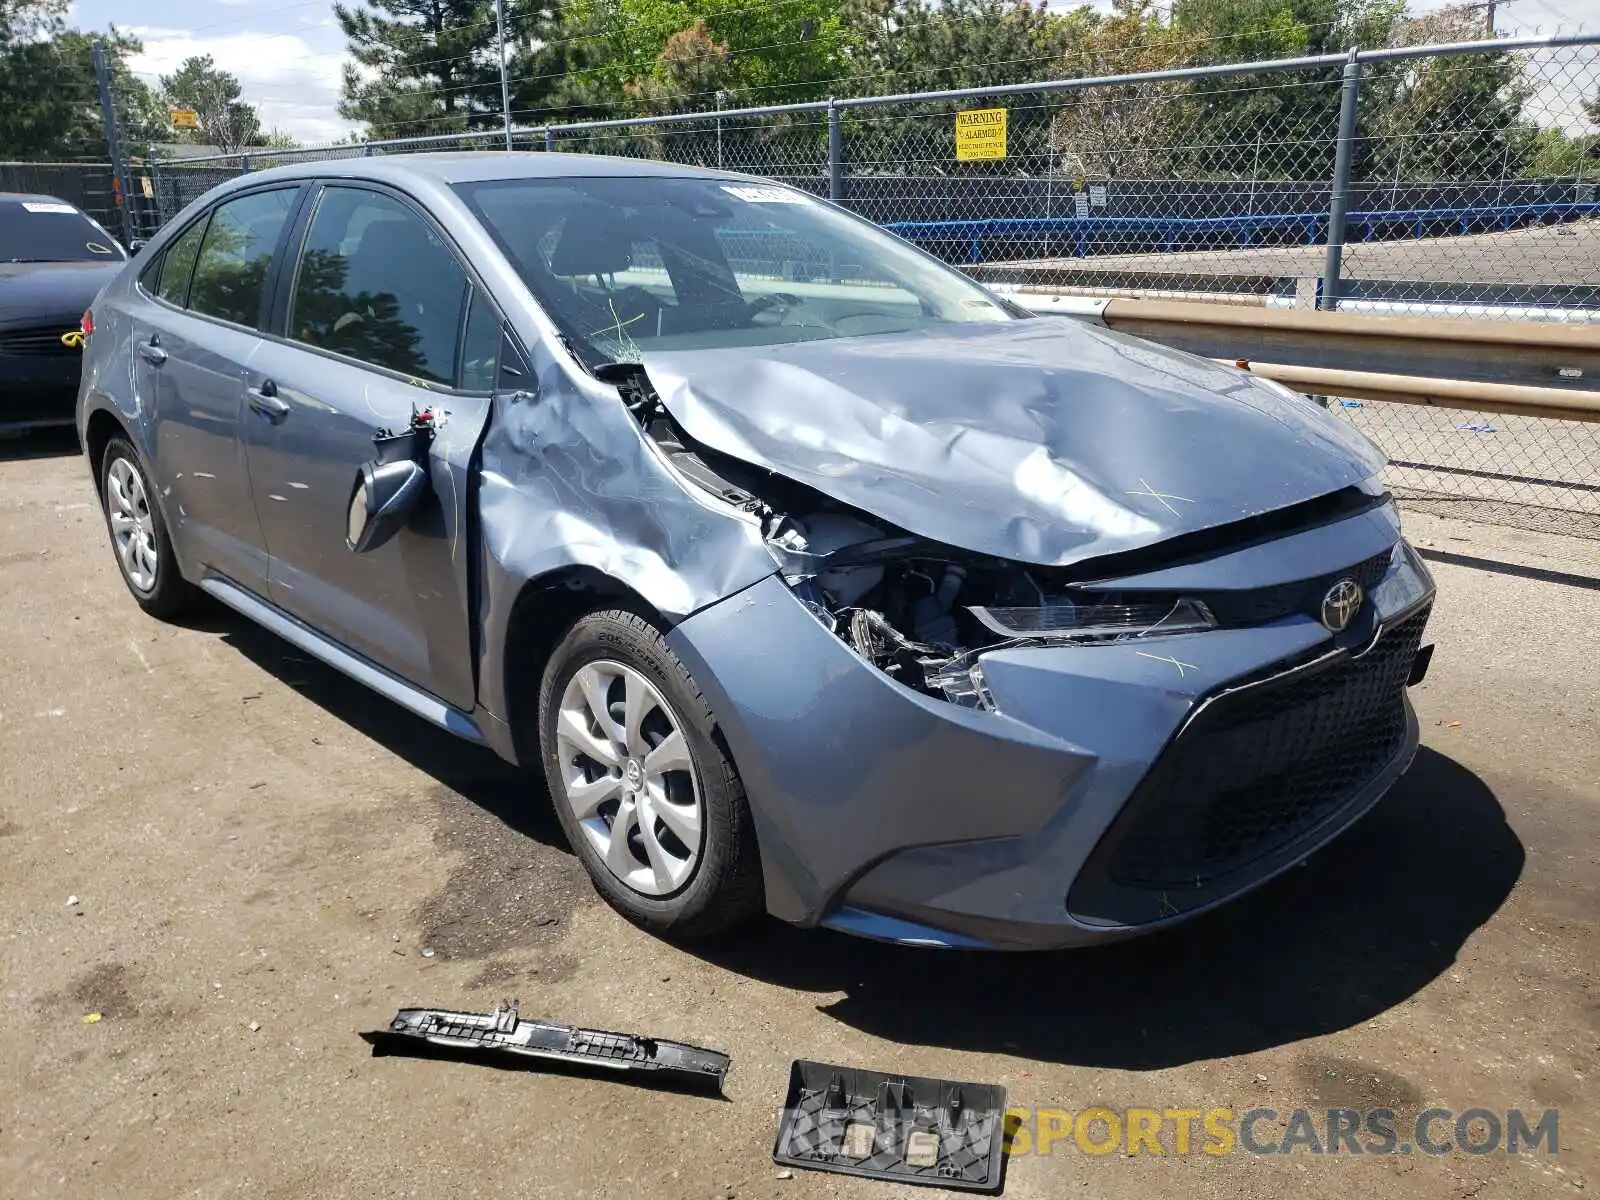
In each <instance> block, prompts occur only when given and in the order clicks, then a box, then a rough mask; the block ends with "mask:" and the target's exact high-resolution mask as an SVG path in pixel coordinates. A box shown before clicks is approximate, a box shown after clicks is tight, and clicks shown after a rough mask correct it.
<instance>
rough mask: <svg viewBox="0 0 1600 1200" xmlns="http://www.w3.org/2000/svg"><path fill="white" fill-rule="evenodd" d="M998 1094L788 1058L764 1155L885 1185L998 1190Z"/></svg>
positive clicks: (1001, 1158) (1001, 1139) (1001, 1099)
mask: <svg viewBox="0 0 1600 1200" xmlns="http://www.w3.org/2000/svg"><path fill="white" fill-rule="evenodd" d="M1005 1108H1006V1092H1005V1089H1004V1088H1003V1087H1001V1086H1000V1085H999V1084H988V1083H953V1082H951V1081H949V1080H946V1079H927V1078H923V1077H921V1076H916V1075H888V1074H884V1073H882V1072H879V1071H864V1070H858V1069H857V1068H854V1067H838V1066H831V1065H829V1064H828V1063H818V1062H805V1061H803V1060H802V1061H796V1062H795V1064H794V1066H793V1067H792V1068H791V1069H790V1072H789V1092H788V1095H787V1096H786V1097H785V1099H784V1102H783V1113H782V1116H781V1117H780V1118H779V1122H778V1140H777V1142H776V1143H775V1144H774V1146H773V1148H772V1160H773V1161H774V1162H777V1163H784V1164H787V1165H789V1166H795V1167H801V1168H803V1169H805V1170H808V1171H837V1172H839V1173H840V1174H844V1175H860V1176H864V1177H866V1178H869V1179H882V1180H886V1181H889V1182H894V1183H917V1184H923V1185H926V1186H929V1187H941V1188H950V1189H954V1190H959V1191H969V1192H988V1193H990V1194H998V1193H999V1192H1000V1190H1001V1188H1002V1187H1004V1186H1005V1180H1004V1170H1005V1155H1004V1153H1003V1151H1004V1144H1005V1136H1004V1135H1005V1126H1004V1114H1005Z"/></svg>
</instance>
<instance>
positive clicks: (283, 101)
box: [72, 0, 1600, 143]
mask: <svg viewBox="0 0 1600 1200" xmlns="http://www.w3.org/2000/svg"><path fill="white" fill-rule="evenodd" d="M1078 2H1081V0H1051V6H1052V7H1058V6H1059V7H1070V6H1071V5H1072V4H1074V3H1078ZM1103 2H1104V0H1102V3H1103ZM1438 5H1439V0H1413V5H1412V7H1413V9H1414V10H1426V9H1429V8H1434V7H1438ZM72 21H73V23H74V24H76V25H78V26H79V27H80V28H87V29H105V28H106V27H108V26H109V25H111V24H112V23H115V24H116V25H117V26H118V27H119V28H122V29H125V30H127V31H129V32H131V33H133V34H136V35H137V36H138V37H139V38H140V39H141V40H142V41H143V42H144V46H145V52H144V54H143V55H141V56H140V57H139V58H138V59H136V60H135V62H134V64H133V66H134V69H135V70H137V71H139V72H140V73H141V74H142V75H143V77H144V78H145V79H146V80H147V81H148V82H149V83H151V84H152V85H154V84H155V82H156V78H157V76H159V75H161V74H167V73H170V72H171V71H172V70H173V69H174V68H175V67H176V66H177V65H178V64H179V63H180V62H182V61H183V60H184V59H185V58H188V57H189V56H190V55H192V54H209V55H211V56H212V57H213V58H214V59H215V60H216V61H217V64H218V65H219V66H220V67H222V68H223V69H224V70H227V71H232V72H233V73H234V74H235V75H237V76H238V77H239V79H240V81H241V82H242V83H243V85H244V97H245V99H246V100H249V101H250V102H251V103H253V104H255V105H257V106H258V108H259V109H260V110H261V116H262V122H263V124H265V125H266V126H267V127H268V128H276V129H281V130H283V131H284V132H286V133H288V134H290V135H291V136H293V137H294V138H296V139H297V140H299V141H301V142H305V143H315V142H323V141H337V140H341V139H342V138H343V137H344V136H345V134H346V133H347V132H349V130H350V128H351V127H350V126H349V125H347V124H346V123H345V122H344V121H341V120H340V119H339V112H338V101H339V72H340V65H341V63H342V62H343V59H344V39H343V37H342V36H341V35H340V32H339V27H338V25H337V24H336V23H335V22H334V19H333V3H332V0H75V3H74V4H73V7H72ZM1497 27H1498V28H1499V29H1500V30H1501V31H1503V32H1506V33H1512V32H1524V33H1534V32H1543V33H1552V32H1555V31H1557V30H1560V31H1562V32H1576V31H1578V30H1600V0H1502V4H1501V8H1500V15H1499V18H1498V20H1497ZM1551 74H1552V75H1559V74H1561V72H1560V71H1559V69H1557V70H1555V71H1552V72H1551ZM1541 91H1542V93H1543V94H1542V95H1541V100H1543V101H1544V102H1545V103H1544V104H1543V105H1541V107H1545V108H1546V109H1547V111H1551V110H1556V111H1551V115H1552V116H1556V119H1557V120H1558V121H1559V122H1560V123H1562V124H1566V123H1567V120H1563V119H1562V117H1564V116H1565V113H1564V112H1561V113H1560V115H1557V112H1558V111H1559V110H1571V111H1574V112H1575V111H1576V109H1575V103H1576V98H1572V97H1567V96H1564V95H1561V94H1559V92H1557V91H1555V90H1554V89H1551V88H1548V87H1547V88H1546V89H1541Z"/></svg>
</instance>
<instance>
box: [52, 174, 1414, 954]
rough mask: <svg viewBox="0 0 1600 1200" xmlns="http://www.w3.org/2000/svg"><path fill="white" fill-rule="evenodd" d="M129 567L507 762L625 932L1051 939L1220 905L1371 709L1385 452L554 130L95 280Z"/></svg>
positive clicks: (1305, 416)
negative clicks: (550, 807)
mask: <svg viewBox="0 0 1600 1200" xmlns="http://www.w3.org/2000/svg"><path fill="white" fill-rule="evenodd" d="M84 326H85V328H86V329H92V333H91V334H90V335H89V338H88V344H87V346H86V350H85V360H84V361H85V370H84V378H83V383H82V388H81V392H80V397H79V406H78V420H79V427H80V431H81V433H82V436H83V444H84V446H85V448H86V450H87V454H88V458H89V462H90V466H91V468H92V470H93V473H94V478H95V481H96V485H97V487H98V489H99V495H100V497H101V499H102V501H103V503H104V508H105V515H106V522H107V527H108V529H109V532H110V537H111V542H112V545H113V548H114V550H115V554H116V561H117V563H118V566H119V567H120V570H121V572H122V576H123V579H124V581H125V582H126V584H127V587H128V589H129V591H130V592H131V593H132V595H133V598H134V599H135V600H136V601H137V602H138V603H139V604H140V605H141V606H142V607H143V608H144V609H145V610H146V611H148V612H149V613H151V614H152V615H154V616H157V617H169V616H172V615H175V614H176V613H178V612H179V611H180V610H181V609H182V608H184V607H185V606H186V605H187V604H189V603H190V602H192V601H193V600H194V599H195V598H196V597H197V596H199V595H202V594H205V595H209V596H211V597H213V598H215V599H216V600H219V601H221V602H222V603H224V604H227V605H229V606H231V607H233V608H234V609H236V610H238V611H239V612H241V613H243V614H244V615H245V616H247V617H249V618H250V619H252V620H254V621H257V622H260V623H261V624H262V625H264V626H266V627H267V628H268V629H270V630H273V631H275V632H276V633H277V634H279V635H281V636H282V637H284V638H286V639H287V640H289V641H290V642H292V643H294V644H295V645H297V646H299V647H300V648H301V649H302V650H304V651H305V652H306V653H309V654H312V655H315V656H316V657H317V658H319V659H321V660H323V661H324V662H326V663H329V664H331V665H332V666H334V667H336V668H338V669H339V670H341V671H344V672H346V673H348V674H349V675H351V676H353V677H355V678H356V679H358V680H360V681H362V682H363V683H365V684H367V685H369V686H370V687H372V688H373V689H375V690H376V691H378V692H380V693H382V694H383V695H384V696H387V697H389V698H390V699H392V700H394V701H395V702H397V703H399V704H401V705H403V706H405V707H406V708H408V709H410V710H411V711H412V712H413V713H416V714H418V715H420V716H421V717H423V718H425V719H426V720H428V721H431V722H433V723H435V724H437V725H439V726H442V727H443V728H445V729H447V730H449V731H451V732H452V733H455V734H458V735H460V736H461V737H463V738H465V739H468V740H469V741H473V742H478V743H482V744H484V745H486V746H488V747H490V748H491V749H493V750H494V751H495V752H496V753H498V754H500V755H502V756H503V757H505V758H506V759H509V760H510V761H512V762H513V763H517V764H522V765H524V766H527V767H529V768H530V769H534V770H538V771H540V772H542V774H543V777H544V780H545V782H546V783H547V784H548V792H549V800H548V801H546V800H545V798H544V796H543V794H542V793H543V791H544V789H542V788H540V787H538V786H536V785H535V784H534V782H533V781H532V780H531V779H530V786H529V788H528V803H529V804H530V805H531V804H539V803H546V802H550V803H553V804H554V806H555V809H556V811H557V813H558V814H559V815H560V819H561V822H562V825H563V826H564V828H565V830H566V833H567V835H568V837H569V838H570V840H571V843H572V846H573V849H574V851H575V852H576V853H577V855H578V857H579V858H580V859H581V860H582V862H583V864H584V866H585V867H586V868H587V869H588V871H589V873H590V875H591V876H592V877H593V879H594V882H595V886H596V887H597V888H598V890H599V891H600V893H601V894H602V895H603V896H604V897H605V898H606V899H607V900H608V901H609V902H610V903H611V904H612V905H613V906H614V907H615V908H616V909H618V910H619V911H620V912H621V913H623V914H624V915H625V916H627V917H628V918H629V919H631V920H633V921H635V922H637V923H639V924H641V925H643V926H645V927H647V928H649V929H652V930H655V931H658V932H660V933H663V934H672V935H676V936H684V937H688V936H695V935H703V934H708V933H711V932H714V931H717V930H721V929H724V928H726V927H728V926H729V925H731V924H733V923H735V922H737V921H738V920H740V919H741V918H744V917H747V916H749V915H751V914H753V913H756V912H758V911H760V910H761V909H763V908H764V909H765V910H766V911H768V912H770V913H772V914H774V915H776V916H778V917H780V918H783V919H784V920H787V921H791V922H795V923H798V924H801V925H808V926H809V925H824V926H828V927H832V928H837V929H844V930H848V931H851V932H855V933H860V934H864V935H867V936H871V937H878V938H884V939H890V940H896V941H902V942H908V943H914V944H925V945H946V946H985V947H997V948H1026V947H1049V946H1067V945H1074V944H1082V943H1088V942H1093V941H1096V940H1103V939H1107V938H1112V937H1117V936H1123V935H1127V934H1129V933H1134V932H1139V931H1146V930H1152V929H1156V928H1160V927H1162V926H1164V925H1167V924H1170V923H1172V922H1176V921H1179V920H1183V919H1186V918H1189V917H1192V916H1194V915H1196V914H1198V913H1200V912H1203V911H1204V910H1206V909H1208V908H1211V907H1214V906H1216V905H1218V904H1220V903H1223V902H1224V901H1226V900H1228V899H1230V898H1232V897H1235V896H1237V895H1239V894H1241V893H1242V892H1244V891H1246V890H1248V889H1250V888H1252V887H1254V886H1256V885H1258V884H1260V883H1262V882H1263V881H1265V880H1267V879H1269V878H1271V877H1272V876H1273V875H1275V874H1276V873H1278V872H1279V871H1281V870H1283V869H1285V868H1286V867H1288V866H1291V865H1293V864H1294V863H1296V862H1298V861H1300V860H1302V859H1303V858H1305V857H1306V855H1307V854H1309V853H1310V852H1312V851H1313V850H1315V849H1316V848H1317V847H1319V846H1320V845H1321V844H1323V843H1324V842H1326V841H1327V840H1328V839H1330V838H1332V837H1333V836H1334V835H1336V834H1337V833H1339V832H1340V831H1341V830H1343V829H1344V828H1346V827H1347V826H1349V825H1350V824H1351V823H1352V822H1353V821H1355V820H1356V819H1357V818H1358V817H1360V815H1361V814H1362V813H1363V812H1365V811H1366V810H1367V809H1368V808H1370V807H1371V805H1372V804H1374V803H1375V802H1376V801H1377V799H1378V798H1379V797H1380V796H1381V795H1382V794H1383V793H1384V792H1385V791H1386V790H1387V789H1388V788H1389V787H1390V785H1391V784H1392V783H1393V782H1394V781H1395V779H1396V778H1397V777H1398V776H1399V775H1400V774H1401V772H1403V771H1404V770H1405V769H1406V766H1407V765H1408V763H1409V762H1410V760H1411V757H1412V755H1413V753H1414V751H1415V749H1416V745H1417V727H1416V720H1415V717H1414V715H1413V713H1412V710H1411V707H1410V704H1409V702H1408V699H1407V696H1406V690H1407V688H1408V686H1410V685H1411V684H1414V683H1415V682H1416V681H1417V680H1418V679H1419V678H1420V677H1421V674H1422V671H1423V670H1424V669H1425V666H1426V662H1427V652H1426V649H1425V648H1424V647H1423V646H1422V638H1423V628H1424V625H1425V623H1426V621H1427V619H1428V611H1429V608H1430V605H1431V603H1432V600H1433V594H1434V587H1433V583H1432V580H1431V579H1430V577H1429V575H1428V572H1427V570H1426V568H1425V567H1424V566H1423V564H1422V562H1421V561H1420V560H1419V559H1418V557H1417V556H1416V554H1415V553H1414V552H1413V551H1412V550H1411V548H1410V547H1409V546H1408V545H1407V543H1406V542H1405V541H1404V539H1403V538H1402V537H1401V533H1400V527H1399V522H1398V519H1397V516H1396V512H1395V507H1394V504H1393V502H1392V500H1391V498H1390V497H1389V495H1388V494H1387V492H1386V491H1385V488H1384V485H1383V482H1382V478H1381V472H1382V468H1383V466H1384V458H1383V456H1382V455H1381V454H1379V453H1378V452H1377V451H1376V450H1375V449H1374V448H1373V446H1372V445H1371V444H1370V443H1368V442H1367V441H1366V440H1365V439H1364V438H1363V437H1361V436H1360V435H1359V434H1358V433H1356V432H1355V431H1353V430H1352V429H1351V428H1350V427H1349V426H1348V425H1347V424H1345V423H1344V422H1342V421H1340V420H1339V419H1337V418H1336V417H1334V416H1332V415H1330V414H1329V413H1327V412H1326V411H1324V410H1323V409H1322V408H1320V407H1319V406H1318V405H1317V404H1315V403H1313V402H1312V401H1310V400H1308V399H1306V398H1305V397H1303V396H1299V395H1296V394H1294V393H1292V392H1289V391H1287V390H1285V389H1283V388H1281V387H1278V386H1277V385H1274V384H1270V383H1265V382H1262V381H1261V380H1259V379H1255V378H1252V377H1251V376H1250V375H1248V374H1247V373H1244V372H1241V371H1239V370H1236V369H1234V368H1232V367H1229V366H1222V365H1218V364H1216V363H1213V362H1210V361H1208V360H1204V359H1199V358H1195V357H1191V356H1188V355H1184V354H1180V353H1177V352H1174V351H1171V350H1167V349H1163V348H1161V347H1159V346H1156V345H1153V344H1151V343H1149V342H1145V341H1141V340H1138V339H1135V338H1130V337H1126V336H1122V335H1119V334H1116V333H1113V332H1110V331H1108V330H1106V329H1103V328H1099V327H1095V326H1093V325H1090V324H1087V323H1080V322H1077V321H1074V320H1071V319H1066V318H1060V317H1035V316H1031V315H1030V314H1028V313H1027V312H1025V311H1023V310H1021V309H1019V308H1016V307H1015V306H1014V305H1013V304H1012V303H1011V302H1010V301H1009V300H1007V299H1005V298H1002V297H999V296H997V295H995V294H993V293H991V292H989V291H986V290H985V289H983V288H982V287H980V286H978V285H977V284H975V283H974V282H972V281H971V280H970V279H968V278H967V277H965V276H964V275H962V274H960V273H959V272H957V271H954V270H952V269H950V268H948V267H946V266H945V265H943V264H941V263H939V262H938V261H936V260H934V259H932V258H930V257H928V256H926V255H924V254H922V253H921V252H919V251H917V250H915V249H913V248H911V247H909V246H907V245H906V244H904V243H902V242H900V241H898V240H897V239H895V238H893V237H891V236H889V235H888V234H886V233H884V232H882V231H880V230H878V229H877V228H875V227H874V226H872V225H871V224H869V223H867V222H865V221H862V220H860V219H859V218H856V217H854V216H852V215H851V214H849V213H847V212H845V211H843V210H842V209H840V208H838V207H836V206H834V205H832V204H830V203H828V202H826V201H823V200H820V199H817V198H815V197H813V196H811V195H809V194H807V193H806V192H803V191H800V190H797V189H795V188H791V187H788V186H784V185H781V184H776V183H772V182H767V181H762V180H757V179H752V178H749V177H745V176H737V175H730V174H725V173H720V172H712V171H703V170H694V169H689V168H682V167H677V166H672V165H669V164H661V163H649V162H639V161H633V160H617V159H607V158H600V157H590V156H565V155H557V154H527V155H515V154H453V155H417V156H412V157H395V158H363V159H351V160H344V161H337V162H319V163H308V164H302V165H297V166H293V167H284V168H278V169H275V170H271V171H266V172H261V173H257V174H252V175H247V176H245V177H243V178H240V179H237V180H234V181H232V182H230V183H228V184H225V185H224V186H222V187H221V188H219V189H217V190H216V191H213V192H212V193H210V194H209V195H207V196H205V197H204V198H202V199H201V200H199V201H197V202H196V203H195V204H194V205H192V206H191V207H190V208H189V209H188V210H187V211H185V212H184V213H183V214H181V215H180V216H179V217H178V219H176V220H174V221H173V222H171V223H170V224H169V225H168V226H167V228H166V229H165V230H163V232H162V233H161V234H160V235H159V236H158V237H157V238H156V239H155V240H154V241H153V242H152V243H151V245H150V246H149V248H148V249H147V250H146V251H145V253H144V254H143V255H142V256H141V257H140V258H139V259H138V260H137V261H136V262H133V263H131V264H129V265H128V266H127V267H126V268H125V269H124V270H123V272H122V273H121V274H120V276H119V277H118V278H117V279H116V280H115V281H114V282H113V283H112V284H111V285H110V286H109V287H108V288H107V289H106V291H105V292H104V293H102V294H101V296H100V297H99V299H98V300H97V301H96V303H95V306H94V310H93V312H92V313H91V314H89V315H88V317H87V318H86V319H85V321H84Z"/></svg>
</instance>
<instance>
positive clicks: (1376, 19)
mask: <svg viewBox="0 0 1600 1200" xmlns="http://www.w3.org/2000/svg"><path fill="white" fill-rule="evenodd" d="M1402 8H1403V4H1402V2H1401V0H1177V3H1176V4H1174V6H1173V10H1172V15H1173V22H1174V24H1175V25H1176V26H1177V27H1178V29H1179V30H1180V31H1182V32H1184V33H1185V34H1187V35H1189V36H1190V37H1192V38H1194V39H1195V43H1196V44H1195V50H1194V60H1195V62H1196V63H1197V64H1199V65H1208V66H1209V65H1214V64H1220V63H1228V62H1253V61H1260V60H1264V59H1273V58H1292V57H1297V56H1301V55H1315V54H1339V53H1343V52H1344V51H1346V50H1349V49H1350V48H1351V47H1354V46H1382V45H1387V44H1388V42H1389V40H1390V35H1391V32H1392V30H1393V28H1394V25H1395V22H1396V20H1397V18H1398V16H1399V13H1400V12H1401V11H1402ZM1339 101H1340V71H1339V69H1338V68H1337V67H1335V68H1331V69H1324V70H1322V71H1316V72H1296V73H1294V74H1292V75H1280V74H1251V75H1223V76H1216V77H1213V78H1209V79H1205V80H1200V81H1197V82H1196V83H1195V84H1194V85H1192V86H1191V88H1190V89H1189V101H1188V105H1187V108H1188V115H1187V118H1186V121H1185V123H1184V125H1183V127H1182V128H1181V129H1180V130H1178V131H1177V133H1178V139H1177V141H1175V142H1174V146H1175V151H1174V155H1173V163H1172V167H1173V170H1174V171H1175V172H1177V173H1180V174H1183V175H1185V176H1188V177H1190V178H1197V179H1207V178H1210V179H1244V178H1262V179H1289V180H1304V179H1325V178H1328V177H1329V176H1331V174H1332V171H1333V155H1334V149H1335V145H1336V140H1337V139H1336V136H1335V135H1336V131H1337V130H1338V127H1339Z"/></svg>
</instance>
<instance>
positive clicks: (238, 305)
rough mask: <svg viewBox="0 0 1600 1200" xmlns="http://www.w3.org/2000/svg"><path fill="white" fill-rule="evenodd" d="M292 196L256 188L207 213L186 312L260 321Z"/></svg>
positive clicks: (291, 192) (288, 190)
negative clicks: (207, 221) (279, 239)
mask: <svg viewBox="0 0 1600 1200" xmlns="http://www.w3.org/2000/svg"><path fill="white" fill-rule="evenodd" d="M294 196H295V189H293V188H280V189H278V190H277V191H271V192H255V193H252V194H251V195H249V196H240V197H239V198H238V199H237V200H229V201H227V202H226V203H225V204H223V205H221V206H220V207H219V208H218V209H217V210H216V212H214V213H212V215H211V222H210V224H209V225H207V226H206V232H205V236H204V238H203V239H202V240H201V242H200V255H199V258H198V259H197V260H196V262H195V270H194V284H193V286H192V287H191V288H190V289H189V308H190V310H191V311H193V312H197V313H204V314H205V315H206V316H208V317H220V318H221V319H222V320H224V321H232V322H233V323H234V324H236V325H250V326H254V325H255V324H256V323H257V322H258V321H259V320H260V316H261V299H262V296H263V294H264V293H265V290H266V284H267V268H268V267H269V266H271V265H272V252H273V250H275V249H276V248H277V245H278V238H279V235H281V234H282V232H283V225H284V222H285V221H287V220H288V218H289V209H290V208H291V207H292V206H293V203H294ZM162 274H163V283H165V278H164V276H165V272H163V273H162Z"/></svg>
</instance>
